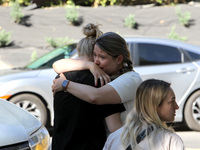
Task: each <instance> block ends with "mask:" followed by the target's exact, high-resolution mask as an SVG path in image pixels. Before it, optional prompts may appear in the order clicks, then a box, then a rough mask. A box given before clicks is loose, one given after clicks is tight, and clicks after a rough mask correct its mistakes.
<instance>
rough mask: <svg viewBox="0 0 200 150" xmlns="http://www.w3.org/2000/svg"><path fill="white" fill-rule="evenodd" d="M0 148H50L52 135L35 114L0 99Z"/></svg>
mask: <svg viewBox="0 0 200 150" xmlns="http://www.w3.org/2000/svg"><path fill="white" fill-rule="evenodd" d="M0 149H3V150H22V149H23V150H39V149H41V150H49V149H50V136H49V133H48V131H47V129H46V128H45V127H44V126H43V125H42V124H41V123H40V122H39V120H38V119H37V118H36V117H35V116H33V115H31V114H30V113H28V112H27V111H26V110H24V109H22V108H20V107H18V106H16V105H15V104H13V103H11V102H8V101H6V100H3V99H0Z"/></svg>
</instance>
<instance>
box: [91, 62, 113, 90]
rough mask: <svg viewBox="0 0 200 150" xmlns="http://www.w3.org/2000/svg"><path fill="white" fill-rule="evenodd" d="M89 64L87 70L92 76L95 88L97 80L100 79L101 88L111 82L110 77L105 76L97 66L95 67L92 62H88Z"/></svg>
mask: <svg viewBox="0 0 200 150" xmlns="http://www.w3.org/2000/svg"><path fill="white" fill-rule="evenodd" d="M90 63H91V65H90V67H89V68H90V72H91V73H92V74H93V76H94V81H95V86H97V83H98V79H100V82H101V86H103V85H104V84H107V83H108V82H110V81H111V79H110V76H109V75H107V74H106V73H105V72H104V71H103V70H102V69H101V68H99V66H97V65H96V64H95V63H93V62H90Z"/></svg>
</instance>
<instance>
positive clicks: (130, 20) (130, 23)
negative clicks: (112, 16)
mask: <svg viewBox="0 0 200 150" xmlns="http://www.w3.org/2000/svg"><path fill="white" fill-rule="evenodd" d="M124 25H125V26H126V27H128V28H135V27H136V21H135V15H133V14H130V15H128V16H127V17H126V18H125V20H124Z"/></svg>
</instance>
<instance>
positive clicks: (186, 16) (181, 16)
mask: <svg viewBox="0 0 200 150" xmlns="http://www.w3.org/2000/svg"><path fill="white" fill-rule="evenodd" d="M176 14H177V15H178V20H179V22H180V23H181V24H182V25H184V26H186V27H188V26H189V20H190V19H191V13H190V12H185V13H182V12H181V9H180V7H176Z"/></svg>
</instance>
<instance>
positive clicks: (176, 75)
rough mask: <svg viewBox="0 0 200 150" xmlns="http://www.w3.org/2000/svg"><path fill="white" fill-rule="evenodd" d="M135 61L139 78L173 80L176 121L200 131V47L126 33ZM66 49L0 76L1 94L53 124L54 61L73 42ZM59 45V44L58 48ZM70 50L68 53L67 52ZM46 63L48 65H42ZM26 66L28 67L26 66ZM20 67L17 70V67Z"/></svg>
mask: <svg viewBox="0 0 200 150" xmlns="http://www.w3.org/2000/svg"><path fill="white" fill-rule="evenodd" d="M125 39H126V41H127V45H128V47H129V49H130V52H131V58H132V60H133V63H134V70H135V71H136V72H138V73H139V74H140V75H141V77H142V79H143V80H145V79H149V78H157V79H163V80H166V81H168V82H170V83H171V84H172V88H173V89H174V91H175V94H176V100H177V103H178V105H179V110H178V111H177V113H176V118H175V122H179V123H182V124H183V123H184V124H186V125H187V126H188V127H189V128H190V129H193V130H199V131H200V78H199V76H200V75H199V72H200V47H198V46H194V45H189V44H186V43H183V42H179V41H175V40H168V39H160V38H144V37H125ZM70 46H71V47H70V48H69V47H68V46H67V47H68V48H67V49H68V51H67V52H66V51H63V54H60V55H59V56H58V55H55V57H53V59H50V60H48V58H46V63H45V64H50V65H45V64H43V65H41V66H40V65H38V66H35V67H33V66H34V65H32V67H33V68H34V70H30V68H31V67H30V68H29V70H20V71H23V72H21V73H15V74H10V75H4V76H1V77H0V96H4V97H5V98H7V99H8V100H9V101H11V102H14V103H15V104H17V105H19V106H21V107H22V108H24V109H26V110H28V111H29V112H31V113H32V114H34V115H35V116H36V117H38V118H39V119H40V120H41V122H42V123H43V124H45V125H53V109H52V108H53V96H52V92H51V85H52V81H53V79H54V78H55V76H56V73H55V72H54V71H53V69H52V68H51V65H52V63H53V62H54V61H56V60H58V59H61V58H64V57H65V54H66V53H67V57H69V56H70V55H72V54H73V53H74V51H75V49H76V48H75V47H76V44H72V45H70ZM61 49H62V48H61ZM69 52H70V53H69ZM45 67H47V68H45ZM26 69H27V67H26ZM17 71H19V70H17Z"/></svg>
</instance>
